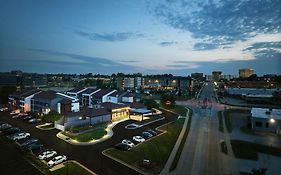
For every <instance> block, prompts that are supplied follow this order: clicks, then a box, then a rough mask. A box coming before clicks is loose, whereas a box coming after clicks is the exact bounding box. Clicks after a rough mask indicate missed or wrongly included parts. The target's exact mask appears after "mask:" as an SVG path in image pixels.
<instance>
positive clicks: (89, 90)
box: [83, 88, 98, 94]
mask: <svg viewBox="0 0 281 175" xmlns="http://www.w3.org/2000/svg"><path fill="white" fill-rule="evenodd" d="M97 90H98V89H95V88H88V89H87V90H85V91H83V94H91V93H93V92H95V91H97Z"/></svg>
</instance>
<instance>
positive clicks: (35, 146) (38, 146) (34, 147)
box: [23, 142, 44, 151]
mask: <svg viewBox="0 0 281 175" xmlns="http://www.w3.org/2000/svg"><path fill="white" fill-rule="evenodd" d="M43 146H44V145H43V144H42V143H38V142H35V143H32V144H29V145H27V146H25V147H23V148H25V149H27V150H30V151H35V150H41V149H42V148H43Z"/></svg>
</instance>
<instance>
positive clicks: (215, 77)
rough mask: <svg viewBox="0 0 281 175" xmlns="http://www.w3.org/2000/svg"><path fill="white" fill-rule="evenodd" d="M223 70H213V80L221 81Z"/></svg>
mask: <svg viewBox="0 0 281 175" xmlns="http://www.w3.org/2000/svg"><path fill="white" fill-rule="evenodd" d="M221 74H222V72H221V71H213V72H212V79H213V81H219V80H220V79H221Z"/></svg>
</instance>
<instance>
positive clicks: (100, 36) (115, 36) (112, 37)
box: [74, 31, 144, 42]
mask: <svg viewBox="0 0 281 175" xmlns="http://www.w3.org/2000/svg"><path fill="white" fill-rule="evenodd" d="M74 33H75V34H76V35H78V36H80V37H83V38H86V39H89V40H96V41H108V42H116V41H126V40H128V39H135V38H141V37H144V34H141V33H132V32H119V33H116V32H115V33H88V32H83V31H75V32H74Z"/></svg>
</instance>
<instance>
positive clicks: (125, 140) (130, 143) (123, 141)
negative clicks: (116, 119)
mask: <svg viewBox="0 0 281 175" xmlns="http://www.w3.org/2000/svg"><path fill="white" fill-rule="evenodd" d="M122 143H123V144H126V145H128V146H129V147H131V148H133V147H134V146H135V144H134V143H133V142H131V141H130V140H127V139H124V140H122Z"/></svg>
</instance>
